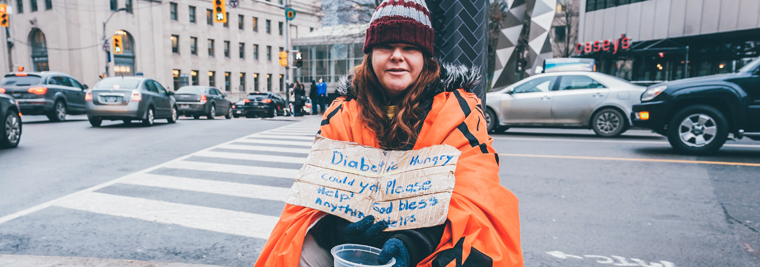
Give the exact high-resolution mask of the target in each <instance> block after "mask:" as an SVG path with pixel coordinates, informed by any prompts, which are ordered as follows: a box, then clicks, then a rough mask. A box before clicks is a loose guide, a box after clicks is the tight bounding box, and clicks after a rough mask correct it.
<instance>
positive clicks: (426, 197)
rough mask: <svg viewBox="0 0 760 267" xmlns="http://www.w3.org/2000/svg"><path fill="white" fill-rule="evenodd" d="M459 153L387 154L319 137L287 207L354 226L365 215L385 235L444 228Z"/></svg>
mask: <svg viewBox="0 0 760 267" xmlns="http://www.w3.org/2000/svg"><path fill="white" fill-rule="evenodd" d="M460 153H461V152H460V151H459V150H458V149H456V148H454V147H452V146H449V145H437V146H432V147H427V148H423V149H420V150H409V151H387V150H382V149H378V148H374V147H366V146H361V145H358V144H355V143H349V142H343V141H334V140H330V139H327V138H324V137H321V136H318V137H317V139H316V140H315V141H314V145H313V146H312V149H311V153H309V157H308V158H307V159H306V163H305V164H304V166H303V167H302V168H301V171H300V172H299V174H298V178H297V179H296V182H295V183H294V184H293V187H292V188H291V189H290V193H289V194H288V200H287V203H288V204H292V205H297V206H303V207H308V208H312V209H317V210H321V211H324V212H327V213H329V214H332V215H335V216H338V217H341V218H344V219H346V220H348V221H351V222H357V221H359V220H361V219H362V218H364V217H365V216H368V215H373V216H375V220H376V221H380V220H385V221H388V222H389V225H390V226H389V227H388V229H386V231H398V230H405V229H415V228H424V227H431V226H436V225H441V224H443V223H445V222H446V215H447V214H448V212H449V202H450V201H451V193H452V192H453V191H454V183H455V179H454V171H456V163H457V160H458V159H459V154H460Z"/></svg>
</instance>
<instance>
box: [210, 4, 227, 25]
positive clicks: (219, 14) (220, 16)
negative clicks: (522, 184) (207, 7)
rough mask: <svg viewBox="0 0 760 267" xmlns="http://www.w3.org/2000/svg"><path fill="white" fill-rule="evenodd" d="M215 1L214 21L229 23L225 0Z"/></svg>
mask: <svg viewBox="0 0 760 267" xmlns="http://www.w3.org/2000/svg"><path fill="white" fill-rule="evenodd" d="M213 1H214V21H216V22H221V23H227V11H226V10H227V9H226V8H225V7H224V0H213Z"/></svg>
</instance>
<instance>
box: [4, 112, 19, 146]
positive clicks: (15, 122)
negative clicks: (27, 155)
mask: <svg viewBox="0 0 760 267" xmlns="http://www.w3.org/2000/svg"><path fill="white" fill-rule="evenodd" d="M3 122H4V123H3V136H2V138H3V140H0V147H2V148H14V147H17V146H18V143H19V141H21V119H20V118H19V117H18V114H16V112H14V111H12V110H9V111H8V115H5V120H3Z"/></svg>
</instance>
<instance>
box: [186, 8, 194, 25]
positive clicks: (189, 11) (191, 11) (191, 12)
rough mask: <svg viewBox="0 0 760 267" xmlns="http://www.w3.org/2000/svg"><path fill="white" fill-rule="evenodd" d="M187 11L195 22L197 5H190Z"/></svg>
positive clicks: (192, 21) (191, 21) (191, 20)
mask: <svg viewBox="0 0 760 267" xmlns="http://www.w3.org/2000/svg"><path fill="white" fill-rule="evenodd" d="M187 13H188V14H189V16H190V23H195V7H194V6H190V7H189V8H188V12H187Z"/></svg>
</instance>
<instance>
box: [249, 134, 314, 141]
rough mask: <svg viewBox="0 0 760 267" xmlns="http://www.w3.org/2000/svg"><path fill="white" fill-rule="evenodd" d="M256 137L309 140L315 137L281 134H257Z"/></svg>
mask: <svg viewBox="0 0 760 267" xmlns="http://www.w3.org/2000/svg"><path fill="white" fill-rule="evenodd" d="M254 137H255V138H264V139H285V140H307V141H314V137H309V136H280V135H265V134H257V135H256V136H254Z"/></svg>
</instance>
